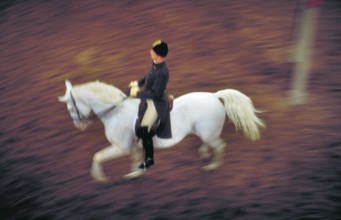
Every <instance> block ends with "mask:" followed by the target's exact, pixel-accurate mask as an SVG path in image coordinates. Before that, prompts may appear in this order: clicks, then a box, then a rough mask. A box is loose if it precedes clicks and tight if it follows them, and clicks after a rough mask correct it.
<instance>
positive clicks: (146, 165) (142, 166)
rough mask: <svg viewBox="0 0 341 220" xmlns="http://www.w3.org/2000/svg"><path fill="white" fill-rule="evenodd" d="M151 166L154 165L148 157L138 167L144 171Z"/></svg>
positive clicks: (152, 160)
mask: <svg viewBox="0 0 341 220" xmlns="http://www.w3.org/2000/svg"><path fill="white" fill-rule="evenodd" d="M152 165H154V159H152V158H149V157H148V158H147V159H146V160H145V161H144V162H142V163H141V164H140V165H139V169H144V170H146V169H147V168H148V167H150V166H152Z"/></svg>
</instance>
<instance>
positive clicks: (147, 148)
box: [139, 128, 154, 169]
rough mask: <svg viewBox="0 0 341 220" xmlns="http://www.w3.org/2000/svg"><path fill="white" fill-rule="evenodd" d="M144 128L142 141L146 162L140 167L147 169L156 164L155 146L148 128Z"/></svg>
mask: <svg viewBox="0 0 341 220" xmlns="http://www.w3.org/2000/svg"><path fill="white" fill-rule="evenodd" d="M141 129H143V135H142V142H143V149H144V158H145V159H144V162H142V163H141V164H140V166H139V168H140V169H146V168H148V167H150V166H152V165H153V164H154V146H153V140H152V137H151V135H150V134H149V132H148V129H147V128H141Z"/></svg>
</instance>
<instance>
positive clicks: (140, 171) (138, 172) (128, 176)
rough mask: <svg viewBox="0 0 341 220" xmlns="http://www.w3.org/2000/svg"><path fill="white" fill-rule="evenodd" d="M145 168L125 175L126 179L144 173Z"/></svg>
mask: <svg viewBox="0 0 341 220" xmlns="http://www.w3.org/2000/svg"><path fill="white" fill-rule="evenodd" d="M143 172H144V171H143V170H136V171H134V172H131V173H128V174H126V175H124V179H127V180H130V179H135V178H137V177H139V176H141V175H142V174H143Z"/></svg>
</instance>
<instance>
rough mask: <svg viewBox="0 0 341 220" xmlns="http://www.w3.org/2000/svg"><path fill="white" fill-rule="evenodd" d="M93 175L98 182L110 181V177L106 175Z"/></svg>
mask: <svg viewBox="0 0 341 220" xmlns="http://www.w3.org/2000/svg"><path fill="white" fill-rule="evenodd" d="M91 176H92V178H93V179H94V180H95V181H96V182H101V183H104V182H107V181H108V177H106V176H95V175H91Z"/></svg>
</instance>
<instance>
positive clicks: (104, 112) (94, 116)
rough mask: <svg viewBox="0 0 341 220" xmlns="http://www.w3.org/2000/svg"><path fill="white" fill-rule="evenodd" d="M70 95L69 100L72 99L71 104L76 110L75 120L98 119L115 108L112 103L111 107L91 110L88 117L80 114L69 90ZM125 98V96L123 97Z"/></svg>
mask: <svg viewBox="0 0 341 220" xmlns="http://www.w3.org/2000/svg"><path fill="white" fill-rule="evenodd" d="M70 96H71V100H72V104H73V106H74V108H75V110H76V113H77V116H78V120H75V119H74V120H75V121H95V120H96V119H100V118H103V117H104V116H106V115H107V114H108V113H109V112H110V111H112V110H114V109H115V108H116V105H113V106H111V107H109V108H108V109H105V110H104V111H102V112H99V113H97V114H96V113H95V112H93V111H92V110H91V112H90V114H89V116H88V117H85V116H84V115H82V113H81V112H80V111H79V108H78V107H77V103H76V99H75V98H74V96H73V95H72V92H71V91H70ZM124 99H125V98H124Z"/></svg>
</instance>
